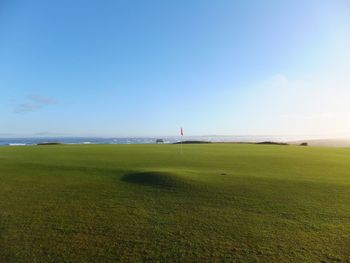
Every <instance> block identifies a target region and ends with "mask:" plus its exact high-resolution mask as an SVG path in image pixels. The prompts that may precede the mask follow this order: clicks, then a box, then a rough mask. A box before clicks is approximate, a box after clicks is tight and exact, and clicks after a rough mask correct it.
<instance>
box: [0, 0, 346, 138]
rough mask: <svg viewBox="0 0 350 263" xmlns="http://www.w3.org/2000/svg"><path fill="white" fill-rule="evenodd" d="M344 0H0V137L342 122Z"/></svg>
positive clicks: (260, 131) (267, 128) (329, 131)
mask: <svg viewBox="0 0 350 263" xmlns="http://www.w3.org/2000/svg"><path fill="white" fill-rule="evenodd" d="M349 47H350V4H349V2H348V1H347V0H328V1H326V0H315V1H312V0H306V1H305V0H300V1H297V0H293V1H279V0H274V1H272V0H267V1H257V0H256V1H251V0H248V1H231V0H227V1H225V0H219V1H213V0H212V1H206V0H190V1H188V0H183V1H182V0H177V1H160V0H159V1H155V0H150V1H133V0H131V1H126V0H125V1H109V0H106V1H97V0H95V1H88V0H84V1H83V0H75V1H68V0H59V1H58V0H57V1H44V0H26V1H20V0H11V1H6V0H3V1H0V91H1V94H0V121H1V126H0V136H9V135H34V134H57V135H73V136H158V135H178V133H179V127H181V126H183V127H184V129H185V132H186V134H187V135H208V134H221V135H235V134H236V135H237V134H240V135H243V134H249V135H251V134H254V135H267V134H268V135H277V134H278V135H282V134H283V135H313V134H315V135H322V134H324V135H350V121H349V116H350V106H349V105H350V103H349V99H350V77H349V76H350V70H349V69H350V51H349V50H350V49H349Z"/></svg>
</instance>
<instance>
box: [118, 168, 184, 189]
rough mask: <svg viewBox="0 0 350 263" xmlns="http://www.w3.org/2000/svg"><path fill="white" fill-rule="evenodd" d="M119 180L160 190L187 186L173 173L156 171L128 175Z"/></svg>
mask: <svg viewBox="0 0 350 263" xmlns="http://www.w3.org/2000/svg"><path fill="white" fill-rule="evenodd" d="M121 180H122V181H124V182H127V183H132V184H138V185H147V186H154V187H160V188H181V187H185V186H186V185H187V183H186V181H185V180H184V179H182V178H181V177H179V176H178V175H176V174H174V173H167V172H156V171H150V172H134V173H128V174H125V175H124V176H123V177H122V178H121Z"/></svg>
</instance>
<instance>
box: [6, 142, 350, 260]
mask: <svg viewBox="0 0 350 263" xmlns="http://www.w3.org/2000/svg"><path fill="white" fill-rule="evenodd" d="M179 147H180V145H115V146H113V145H109V146H103V145H89V146H74V145H72V146H64V145H61V146H37V147H34V146H33V147H1V148H0V262H116V261H125V262H157V261H160V262H177V261H182V262H186V261H190V262H193V261H196V262H225V261H227V262H258V261H260V262H322V261H324V262H350V149H340V148H338V149H337V148H335V149H333V148H313V147H297V146H265V145H234V144H209V145H183V146H182V147H183V151H182V152H183V153H182V154H180V151H179Z"/></svg>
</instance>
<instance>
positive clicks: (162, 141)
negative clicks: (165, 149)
mask: <svg viewBox="0 0 350 263" xmlns="http://www.w3.org/2000/svg"><path fill="white" fill-rule="evenodd" d="M156 143H164V140H163V139H157V140H156Z"/></svg>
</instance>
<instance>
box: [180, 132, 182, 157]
mask: <svg viewBox="0 0 350 263" xmlns="http://www.w3.org/2000/svg"><path fill="white" fill-rule="evenodd" d="M182 140H183V134H181V146H180V149H181V150H180V152H181V154H182Z"/></svg>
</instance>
